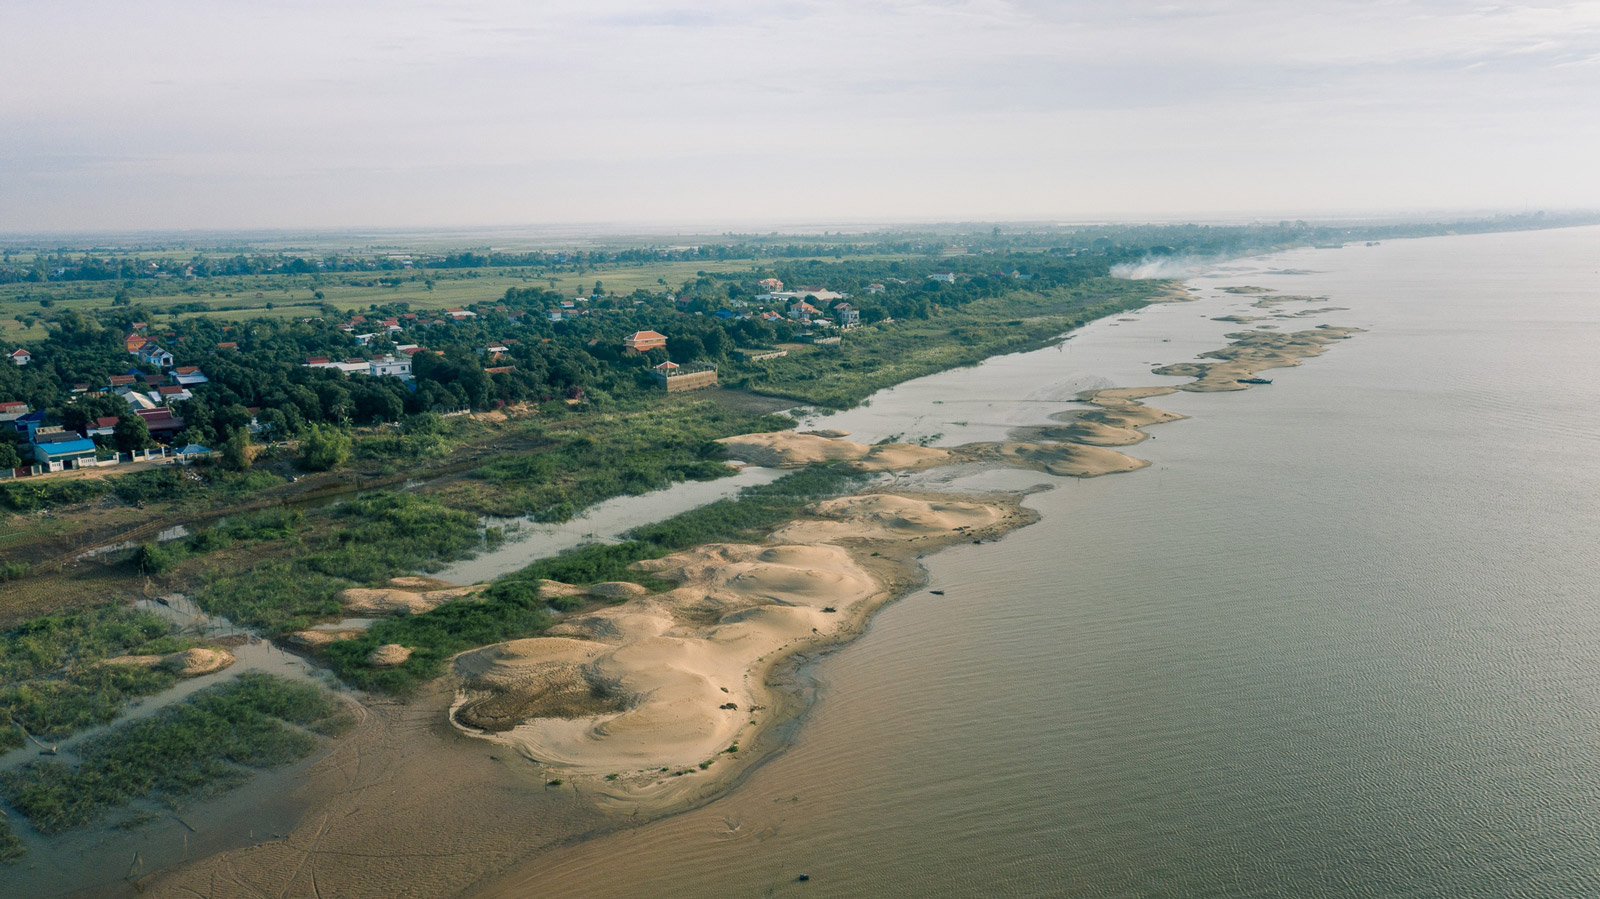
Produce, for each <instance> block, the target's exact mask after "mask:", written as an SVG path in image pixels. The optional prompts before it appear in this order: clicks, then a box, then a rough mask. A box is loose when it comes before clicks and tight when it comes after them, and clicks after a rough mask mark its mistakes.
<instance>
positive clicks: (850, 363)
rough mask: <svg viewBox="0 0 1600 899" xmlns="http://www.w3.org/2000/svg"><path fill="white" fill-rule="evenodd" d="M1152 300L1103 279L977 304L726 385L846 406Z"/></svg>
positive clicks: (1142, 290) (1035, 344)
mask: <svg viewBox="0 0 1600 899" xmlns="http://www.w3.org/2000/svg"><path fill="white" fill-rule="evenodd" d="M1150 296H1151V288H1150V285H1149V283H1148V282H1138V281H1122V280H1117V279H1112V278H1106V279H1101V280H1099V281H1095V282H1093V283H1091V284H1089V285H1086V286H1085V287H1084V288H1082V289H1077V290H1072V291H1070V292H1065V291H1064V292H1062V293H1061V294H1050V295H1044V294H1037V293H1012V294H1008V295H1006V296H1005V297H1004V298H1003V299H983V300H979V301H976V302H973V303H971V304H969V305H965V306H962V307H960V308H958V309H955V310H951V311H948V312H946V313H944V314H942V315H939V316H937V317H934V318H930V319H927V320H920V321H900V322H896V323H894V324H892V325H876V326H870V327H866V328H862V329H859V330H856V331H853V332H851V333H850V335H849V336H848V338H847V339H846V340H845V341H844V342H842V343H841V344H840V345H839V346H837V347H826V348H818V349H817V351H815V352H811V353H805V354H802V355H791V356H788V357H784V358H780V359H773V360H770V361H764V362H759V363H749V364H747V365H746V366H745V368H747V369H751V371H750V373H749V374H746V375H744V376H743V377H736V378H733V379H731V380H730V381H729V384H730V386H735V387H744V388H746V389H749V390H752V391H755V392H757V393H763V394H768V395H771V396H782V397H787V398H789V399H793V400H798V401H800V402H804V403H809V404H811V405H815V406H823V407H826V408H830V409H848V408H850V407H852V406H855V405H857V404H859V403H860V402H861V401H862V400H865V399H866V398H867V397H868V396H870V395H872V393H874V392H875V391H878V390H881V389H883V388H885V387H890V386H893V385H895V384H899V383H901V382H903V381H909V380H911V379H912V378H919V377H922V376H923V375H929V374H933V373H935V372H939V371H944V370H946V369H950V368H956V367H959V366H964V365H975V364H977V363H979V362H982V361H983V360H984V359H987V358H989V357H991V356H996V355H1000V354H1003V353H1016V352H1023V351H1026V350H1032V349H1037V348H1039V347H1041V346H1044V345H1046V344H1048V343H1049V342H1050V341H1052V340H1054V339H1056V338H1057V337H1059V336H1060V335H1062V334H1064V333H1066V332H1067V331H1070V330H1072V329H1074V328H1078V327H1081V326H1082V325H1083V324H1085V323H1086V322H1089V321H1092V320H1094V319H1097V318H1100V317H1103V316H1106V315H1114V314H1116V313H1118V312H1124V311H1127V310H1129V309H1137V308H1139V307H1140V306H1143V305H1144V304H1145V303H1147V302H1148V301H1149V299H1150Z"/></svg>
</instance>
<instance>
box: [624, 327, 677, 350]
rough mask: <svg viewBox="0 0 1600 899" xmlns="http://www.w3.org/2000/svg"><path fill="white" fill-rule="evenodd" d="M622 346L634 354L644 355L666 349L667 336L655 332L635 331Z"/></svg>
mask: <svg viewBox="0 0 1600 899" xmlns="http://www.w3.org/2000/svg"><path fill="white" fill-rule="evenodd" d="M622 344H623V346H625V347H627V348H628V349H630V350H632V351H634V352H635V353H645V352H649V351H650V350H655V349H666V347H667V335H665V334H661V333H659V332H656V331H635V332H633V334H632V335H631V336H630V337H629V338H628V339H627V340H624V341H623V342H622Z"/></svg>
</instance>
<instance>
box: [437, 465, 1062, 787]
mask: <svg viewBox="0 0 1600 899" xmlns="http://www.w3.org/2000/svg"><path fill="white" fill-rule="evenodd" d="M1019 502H1020V497H1013V496H999V497H988V496H986V497H952V496H943V495H935V494H921V495H909V494H900V493H886V492H877V493H867V494H861V495H856V496H849V497H844V498H840V499H835V500H827V501H823V502H820V503H817V504H815V505H813V506H812V507H810V508H809V509H807V514H806V516H805V517H802V518H800V519H798V520H796V521H795V522H792V523H790V524H788V525H785V526H783V527H781V528H779V529H778V530H777V531H775V532H774V533H773V534H772V535H771V537H770V538H769V539H768V541H767V542H765V543H755V544H727V543H723V544H709V545H706V546H701V547H696V548H694V549H692V550H688V551H684V552H679V553H674V554H672V555H669V556H666V557H664V558H660V559H653V560H649V561H646V562H641V563H638V564H637V565H636V568H638V569H639V570H640V571H641V572H643V573H646V574H648V575H650V576H651V577H653V578H657V579H661V580H665V581H668V582H671V583H672V584H673V585H674V587H673V588H672V589H670V590H667V591H665V592H662V593H658V594H653V595H650V596H647V597H644V598H641V599H636V600H634V601H632V602H628V603H625V604H623V605H618V606H613V607H610V608H604V609H600V610H597V611H594V612H591V613H588V614H584V615H580V616H576V617H573V618H570V619H568V620H566V621H565V622H563V623H562V624H560V625H558V626H556V627H554V628H552V629H551V630H550V632H549V635H548V636H545V637H537V638H531V639H525V640H515V641H509V642H507V643H501V644H496V645H494V646H489V647H485V648H483V649H480V650H477V651H474V652H470V653H466V654H463V655H462V656H459V657H458V658H457V659H456V663H455V673H456V675H457V676H458V677H459V678H460V680H461V684H462V687H461V691H460V696H459V698H458V701H457V703H456V706H455V708H454V709H453V711H452V720H453V721H454V722H455V723H456V725H457V726H459V727H461V728H462V729H463V730H464V731H465V732H468V733H471V734H474V735H477V736H481V737H483V738H485V739H487V740H490V741H492V742H495V743H499V744H502V745H505V746H507V747H508V748H510V749H513V750H514V751H516V752H518V753H519V754H521V755H522V756H524V757H526V758H528V759H530V760H532V761H535V762H538V763H539V764H540V765H541V766H543V767H544V768H545V769H547V770H548V771H550V772H551V773H554V774H559V775H560V776H562V777H563V778H572V777H576V778H584V779H586V780H588V781H591V782H593V786H594V787H595V788H597V789H598V791H599V796H600V797H601V798H602V800H603V801H604V803H605V804H608V805H617V804H621V805H625V806H628V807H631V808H635V809H639V808H645V809H647V810H649V811H657V810H661V809H663V808H666V807H670V806H672V805H673V804H675V803H676V802H678V801H679V800H680V799H681V798H682V797H683V796H685V795H689V794H697V793H701V792H703V791H704V789H705V787H706V783H705V782H706V781H708V780H721V779H725V778H726V777H728V776H729V775H730V774H732V773H734V772H736V771H737V770H738V769H739V768H741V767H742V765H741V762H742V761H743V760H745V759H750V758H753V757H754V756H755V755H757V754H758V753H756V752H750V751H746V752H744V753H743V755H741V748H743V749H746V750H748V749H750V748H752V746H753V744H754V743H756V742H758V741H759V740H760V739H761V736H762V735H763V733H765V732H767V731H769V730H770V729H771V727H772V725H773V724H774V723H775V718H774V715H773V714H772V711H773V709H774V708H775V707H781V706H782V703H781V702H779V700H778V697H776V696H775V695H774V685H773V684H772V682H771V679H770V675H771V673H772V672H773V670H774V668H775V667H776V666H779V665H782V664H783V663H785V662H786V661H787V660H789V659H791V658H793V657H795V656H797V655H800V654H805V653H812V652H816V651H819V650H823V649H826V648H828V647H831V646H834V645H838V644H839V643H841V642H844V641H846V640H848V639H850V638H851V637H853V636H854V635H856V634H857V633H859V632H860V631H861V629H862V628H863V627H864V626H865V624H866V622H867V621H868V619H869V618H870V617H871V615H872V613H873V612H874V611H876V610H877V609H878V608H879V607H880V606H882V605H883V604H884V603H885V602H888V601H889V600H892V599H894V598H895V597H897V596H899V595H900V594H901V593H903V592H904V591H905V590H906V589H907V588H908V587H909V586H910V585H912V584H914V583H918V582H920V581H921V579H922V575H921V572H920V569H919V568H918V566H917V565H916V561H915V560H916V557H917V556H918V555H921V554H924V553H927V552H931V551H935V550H937V549H939V548H941V547H943V546H947V545H949V544H951V543H955V542H965V541H970V540H985V539H993V538H997V537H999V536H1002V535H1003V534H1005V533H1006V532H1008V531H1010V530H1012V529H1014V528H1016V527H1020V526H1022V525H1025V524H1027V523H1030V522H1031V521H1032V520H1033V514H1032V513H1031V512H1028V511H1027V510H1025V509H1023V508H1022V507H1021V506H1020V504H1019Z"/></svg>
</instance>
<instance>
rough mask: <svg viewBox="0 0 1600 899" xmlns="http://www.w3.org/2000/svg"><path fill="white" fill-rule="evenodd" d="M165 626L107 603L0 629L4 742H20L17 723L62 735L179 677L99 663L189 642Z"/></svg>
mask: <svg viewBox="0 0 1600 899" xmlns="http://www.w3.org/2000/svg"><path fill="white" fill-rule="evenodd" d="M168 631H169V628H168V626H167V623H166V622H165V621H163V620H162V619H160V618H158V617H156V616H155V615H151V614H149V613H146V612H139V611H135V610H133V609H129V608H126V607H122V606H109V607H104V608H100V609H94V610H91V611H87V612H74V613H70V614H62V615H47V616H44V617H42V618H35V619H33V620H31V621H28V622H25V623H24V624H22V625H21V626H19V627H17V628H15V629H13V630H10V631H7V632H6V633H4V634H0V683H3V684H4V686H0V749H13V748H16V747H17V746H20V745H22V743H23V742H24V740H23V737H22V732H21V731H20V730H19V729H18V728H19V727H22V728H26V729H27V731H28V733H31V734H33V735H35V736H37V737H41V738H44V739H61V738H63V737H66V736H69V735H71V734H72V733H74V732H76V731H79V730H82V729H84V728H86V727H92V726H95V725H99V724H105V723H107V722H109V721H111V720H113V719H115V718H116V716H117V715H118V714H120V713H121V711H122V709H123V706H124V705H126V704H127V701H128V700H129V699H131V698H134V697H137V696H148V695H150V694H152V693H157V692H160V691H161V690H164V689H166V688H167V687H170V686H171V685H172V684H173V683H174V682H175V681H176V679H177V676H176V675H174V674H172V673H170V672H168V671H163V670H160V669H155V668H143V667H132V666H120V665H116V666H113V665H100V664H98V662H100V661H101V660H102V659H105V658H108V657H110V656H116V655H123V654H127V653H135V652H149V653H155V652H168V651H176V650H177V649H182V648H186V647H187V644H186V643H180V642H178V641H175V640H174V639H173V638H171V637H170V636H168ZM169 647H172V648H170V649H169Z"/></svg>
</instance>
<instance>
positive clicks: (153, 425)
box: [133, 408, 188, 440]
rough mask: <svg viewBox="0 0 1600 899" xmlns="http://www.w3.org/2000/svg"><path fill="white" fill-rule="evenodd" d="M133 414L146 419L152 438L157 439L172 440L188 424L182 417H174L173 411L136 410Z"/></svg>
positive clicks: (165, 409) (162, 409)
mask: <svg viewBox="0 0 1600 899" xmlns="http://www.w3.org/2000/svg"><path fill="white" fill-rule="evenodd" d="M133 414H134V415H137V416H139V417H140V418H142V419H144V423H145V426H146V427H148V428H149V429H150V436H152V437H155V438H157V439H160V438H163V437H164V438H166V439H168V440H171V439H172V436H173V435H174V434H177V433H178V432H179V431H181V430H183V429H184V428H185V427H187V426H188V423H187V422H185V421H184V420H183V417H182V416H180V415H174V414H173V413H172V410H171V409H167V408H161V409H135V410H133Z"/></svg>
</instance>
